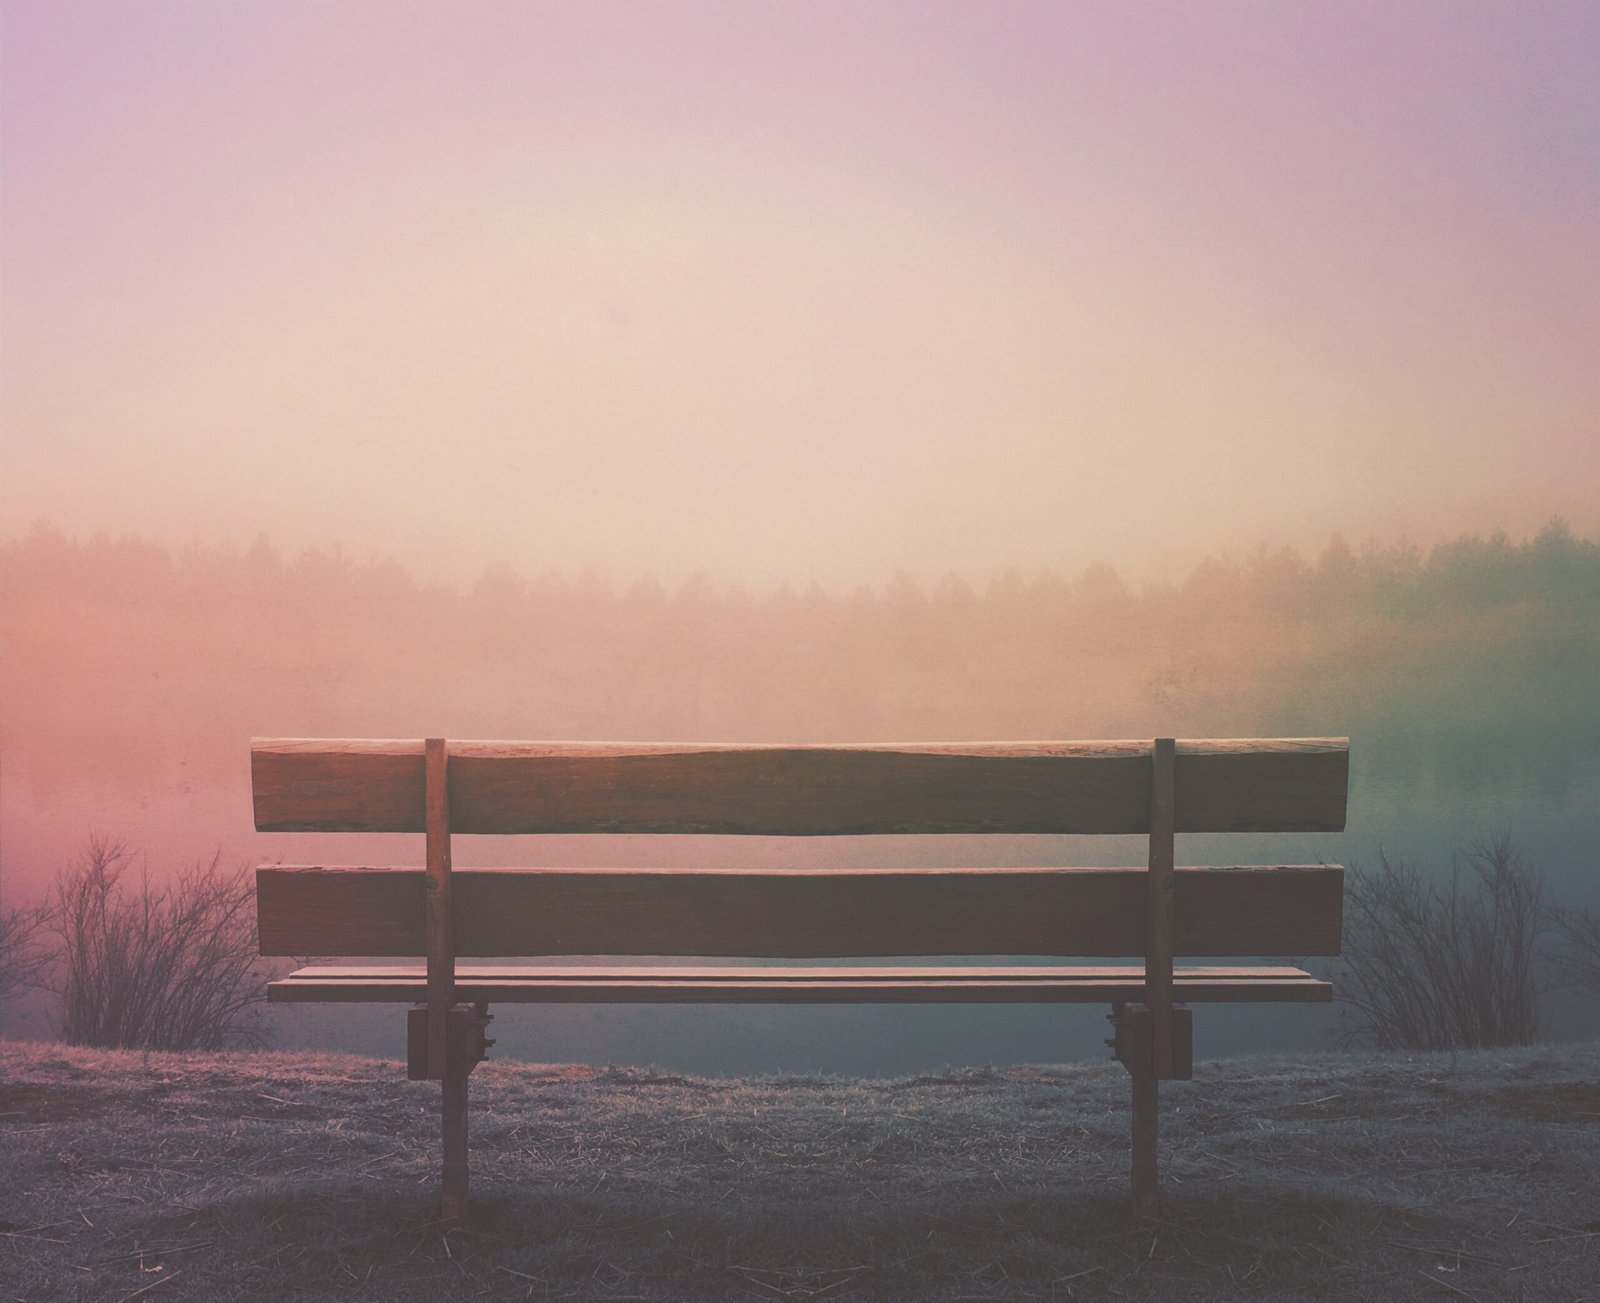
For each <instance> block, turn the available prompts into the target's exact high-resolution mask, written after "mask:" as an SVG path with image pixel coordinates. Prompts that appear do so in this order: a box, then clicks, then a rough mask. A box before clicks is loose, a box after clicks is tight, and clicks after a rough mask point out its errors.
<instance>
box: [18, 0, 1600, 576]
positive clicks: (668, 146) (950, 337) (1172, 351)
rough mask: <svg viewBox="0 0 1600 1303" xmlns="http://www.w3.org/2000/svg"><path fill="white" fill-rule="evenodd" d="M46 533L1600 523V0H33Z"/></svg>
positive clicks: (489, 543) (27, 82) (671, 562)
mask: <svg viewBox="0 0 1600 1303" xmlns="http://www.w3.org/2000/svg"><path fill="white" fill-rule="evenodd" d="M0 17H3V28H0V38H3V46H0V59H3V87H4V89H3V109H4V117H3V132H4V138H3V167H4V175H3V183H4V184H3V188H0V205H3V213H0V216H3V227H0V239H3V246H0V253H3V281H0V293H3V304H0V310H3V311H0V326H3V345H4V411H3V417H4V435H3V437H4V444H3V449H0V455H3V478H0V513H3V522H0V523H3V527H4V530H5V531H6V532H7V533H14V532H17V531H20V530H22V529H25V528H26V527H27V526H28V524H29V523H30V522H31V521H32V520H33V519H35V518H36V517H40V516H48V517H51V518H53V519H55V520H56V521H58V522H59V523H60V524H62V525H63V526H64V527H66V528H68V529H69V530H73V531H79V532H89V531H92V530H95V529H106V530H109V531H112V532H121V531H138V532H142V533H146V534H156V535H159V536H161V537H165V538H168V539H171V540H173V541H175V542H180V543H181V542H182V541H183V540H185V539H187V538H190V537H194V536H201V537H205V538H208V539H211V538H217V537H233V538H236V539H238V540H239V541H241V542H242V543H247V542H248V541H249V540H250V539H251V538H252V537H253V536H254V534H255V533H256V532H257V531H258V530H265V531H267V532H268V533H269V534H271V535H272V536H273V537H274V538H275V539H277V540H279V541H280V542H282V543H283V544H285V545H287V546H290V547H295V546H299V545H302V544H305V543H308V542H313V541H315V542H332V541H339V542H341V543H342V544H344V545H345V547H346V548H347V549H350V550H352V551H354V552H356V553H357V554H363V553H367V552H392V553H395V554H397V555H399V556H400V557H401V558H402V559H403V560H405V561H407V562H408V563H410V564H412V565H414V566H416V567H417V568H418V569H420V570H422V571H424V572H427V573H438V574H446V575H468V574H471V573H473V572H474V571H475V570H476V569H477V568H479V567H481V566H482V565H483V564H484V563H486V562H488V561H491V560H495V559H499V558H504V559H507V560H510V561H512V562H513V563H514V564H516V565H518V566H519V567H521V568H525V569H529V570H538V569H542V568H545V567H547V566H553V567H558V568H564V569H573V568H576V567H579V566H584V565H593V566H598V567H601V568H605V569H609V570H611V571H613V572H615V573H618V574H622V575H626V574H631V573H636V572H639V571H643V570H652V569H654V570H659V571H664V572H667V573H669V574H682V573H685V572H687V571H690V570H693V569H696V568H703V569H705V570H707V571H708V572H710V573H711V574H713V575H716V576H721V577H725V578H730V579H740V580H755V581H758V582H768V581H772V580H775V579H776V578H777V577H780V576H791V577H795V578H798V579H801V580H804V579H806V578H809V577H813V576H814V577H817V578H819V579H821V580H823V581H824V582H854V581H856V580H859V579H873V578H881V577H883V576H885V575H887V574H889V573H891V572H892V571H893V570H895V569H896V568H901V567H904V568H907V569H909V570H911V571H913V572H914V573H921V574H928V575H934V574H938V573H941V572H943V571H946V570H956V571H959V572H962V573H966V574H969V575H982V574H984V573H986V572H988V571H991V570H993V569H996V568H999V567H1004V566H1011V565H1015V566H1019V567H1022V568H1036V567H1041V566H1058V567H1063V568H1072V567H1075V566H1078V565H1081V564H1084V563H1085V562H1087V561H1088V560H1090V559H1092V558H1095V557H1103V558H1105V559H1108V560H1111V561H1113V562H1117V563H1120V564H1124V565H1127V566H1129V567H1131V568H1133V569H1134V570H1135V571H1137V570H1139V569H1140V568H1141V567H1143V568H1155V569H1160V568H1161V567H1163V566H1167V565H1172V564H1181V563H1187V562H1192V561H1193V560H1195V559H1197V558H1198V557H1199V556H1200V555H1202V554H1203V553H1204V552H1206V551H1211V550H1217V549H1223V548H1231V549H1234V550H1236V551H1237V550H1243V549H1246V548H1248V547H1250V546H1251V545H1253V544H1254V543H1256V542H1257V541H1259V540H1266V541H1269V542H1273V543H1279V542H1287V543H1293V544H1296V545H1298V546H1301V547H1304V548H1308V549H1315V548H1318V547H1320V546H1321V544H1322V543H1324V542H1325V541H1326V539H1327V537H1328V536H1329V535H1330V534H1331V533H1332V532H1333V531H1335V530H1343V531H1344V532H1345V533H1346V534H1347V535H1348V536H1350V537H1351V538H1352V540H1356V541H1359V540H1360V539H1362V538H1365V537H1367V536H1368V535H1375V536H1378V537H1381V538H1394V537H1397V536H1399V535H1401V534H1406V535H1409V536H1410V537H1411V538H1412V539H1414V540H1416V541H1419V542H1427V541H1430V540H1431V539H1432V538H1435V537H1438V536H1441V535H1453V534H1456V533H1459V532H1462V531H1465V530H1474V531H1481V532H1487V531H1491V530H1494V529H1506V530H1508V531H1509V532H1511V533H1512V534H1513V535H1518V534H1521V533H1524V532H1531V531H1533V530H1536V529H1537V528H1538V527H1539V525H1540V524H1542V523H1543V522H1544V521H1545V520H1546V519H1547V518H1548V517H1549V516H1550V515H1552V514H1555V513H1560V514H1563V515H1565V516H1566V517H1567V518H1568V519H1569V521H1570V522H1571V523H1572V525H1573V527H1574V528H1575V529H1576V530H1577V531H1578V532H1580V533H1585V534H1588V535H1589V536H1594V535H1596V534H1597V533H1600V421H1597V418H1596V413H1597V411H1600V365H1597V364H1596V358H1597V357H1600V6H1596V5H1594V4H1591V3H1587V2H1585V3H1576V4H1556V3H1541V4H1538V5H1527V6H1514V5H1509V4H1501V5H1475V4H1468V3H1455V2H1452V3H1443V2H1442V0H1441V2H1440V3H1430V4H1420V3H1407V4H1382V5H1379V4H1355V3H1330V4H1287V3H1259V4H1258V3H1248V4H1247V3H1228V4H1204V5H1201V4H1194V3H1169V4H1145V5H1127V4H1121V3H1117V4H1103V5H1102V4H1064V3H1061V4H1058V3H1039V4H1007V3H993V2H988V3H971V4H940V3H921V2H919V3H900V4H893V3H850V4H831V3H804V4H799V3H789V4H769V3H753V2H751V0H736V2H730V3H696V4H666V3H651V4H643V3H640V4H598V3H591V2H587V0H586V2H584V3H574V4H560V5H557V4H540V3H531V2H527V3H515V4H513V3H488V2H479V3H473V4H465V5H463V4H425V3H409V2H407V3H394V2H393V0H381V2H374V3H349V2H339V0H334V2H332V3H325V4H309V3H295V2H291V0H275V2H274V3H270V4H269V3H260V2H255V0H230V3H228V4H217V3H212V2H211V0H203V2H199V0H197V2H192V3H179V2H175V0H162V2H161V3H139V2H131V0H115V2H114V3H113V2H110V0H107V2H106V3H97V4H88V3H67V2H63V0H48V2H47V0H4V3H3V5H0Z"/></svg>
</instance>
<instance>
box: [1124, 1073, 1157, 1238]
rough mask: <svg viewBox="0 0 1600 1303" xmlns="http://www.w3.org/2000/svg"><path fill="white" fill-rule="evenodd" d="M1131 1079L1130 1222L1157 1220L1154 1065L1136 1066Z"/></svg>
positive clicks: (1155, 1085)
mask: <svg viewBox="0 0 1600 1303" xmlns="http://www.w3.org/2000/svg"><path fill="white" fill-rule="evenodd" d="M1130 1075H1131V1076H1132V1078H1133V1219H1134V1220H1135V1221H1136V1222H1141V1223H1146V1222H1154V1221H1159V1220H1160V1218H1161V1187H1160V1184H1159V1180H1158V1178H1157V1175H1156V1101H1157V1091H1158V1090H1159V1088H1160V1085H1161V1083H1160V1082H1159V1081H1158V1080H1157V1078H1156V1074H1155V1070H1154V1065H1153V1064H1152V1065H1150V1066H1146V1065H1145V1064H1139V1065H1138V1066H1137V1067H1135V1068H1134V1069H1133V1071H1132V1072H1131V1074H1130Z"/></svg>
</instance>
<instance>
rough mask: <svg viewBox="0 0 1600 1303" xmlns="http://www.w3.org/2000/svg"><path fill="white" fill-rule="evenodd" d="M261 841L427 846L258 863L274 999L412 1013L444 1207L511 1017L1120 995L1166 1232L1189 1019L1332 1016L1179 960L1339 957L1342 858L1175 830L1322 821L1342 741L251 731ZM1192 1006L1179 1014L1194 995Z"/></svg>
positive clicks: (1303, 988)
mask: <svg viewBox="0 0 1600 1303" xmlns="http://www.w3.org/2000/svg"><path fill="white" fill-rule="evenodd" d="M251 768H252V778H253V787H254V797H255V821H256V828H257V829H258V830H259V831H261V832H421V833H424V834H425V836H426V860H427V863H426V867H425V868H332V867H320V866H318V867H283V866H272V867H262V868H260V869H258V870H257V871H256V893H257V905H258V918H259V926H260V946H261V953H262V954H263V955H338V956H360V957H364V958H396V957H410V958H415V957H419V956H425V957H426V964H425V965H423V964H413V965H409V966H406V967H345V966H331V965H323V966H314V967H308V968H302V969H299V970H298V971H296V972H294V973H291V974H290V975H289V976H288V977H285V978H282V979H280V980H278V981H274V982H272V983H270V984H269V986H268V998H269V999H270V1000H273V1001H357V1002H399V1003H406V1004H414V1005H415V1007H414V1008H412V1009H411V1010H409V1011H408V1023H407V1028H408V1038H407V1045H408V1060H409V1071H410V1076H411V1077H412V1078H413V1079H416V1080H422V1079H427V1080H437V1081H440V1082H441V1083H442V1088H443V1114H444V1127H443V1130H444V1176H443V1184H442V1189H441V1212H442V1215H443V1216H445V1217H447V1218H459V1217H462V1216H465V1213H466V1205H467V1076H468V1074H469V1073H470V1072H471V1071H472V1069H473V1067H474V1066H476V1064H477V1063H478V1062H479V1061H480V1060H481V1059H482V1058H483V1057H484V1056H485V1053H486V1051H487V1047H488V1046H489V1045H490V1044H492V1042H491V1041H489V1040H487V1039H486V1037H485V1036H484V1028H485V1025H486V1024H487V1023H488V1021H489V1015H488V1006H489V1005H490V1004H491V1003H494V1002H513V1003H570V1002H585V1003H635V1002H663V1003H775V1004H789V1003H859V1002H885V1003H891V1002H928V1003H956V1002H976V1003H993V1004H1006V1003H1064V1004H1065V1003H1086V1002H1087V1003H1109V1004H1110V1005H1111V1014H1110V1020H1111V1022H1112V1024H1113V1027H1114V1031H1115V1034H1114V1036H1113V1037H1112V1038H1111V1040H1110V1041H1108V1042H1107V1043H1108V1044H1110V1045H1111V1046H1112V1048H1113V1053H1114V1056H1115V1057H1116V1058H1117V1059H1118V1060H1120V1061H1121V1062H1122V1063H1123V1064H1124V1065H1125V1066H1126V1067H1127V1069H1128V1071H1129V1073H1130V1074H1131V1076H1132V1079H1133V1173H1132V1185H1133V1205H1134V1212H1135V1215H1136V1216H1138V1217H1139V1218H1141V1219H1151V1218H1154V1217H1156V1216H1158V1215H1159V1211H1160V1195H1159V1189H1158V1186H1157V1179H1156V1095H1157V1083H1158V1082H1160V1081H1161V1080H1163V1079H1166V1080H1172V1079H1186V1078H1188V1077H1189V1076H1190V1075H1191V1063H1192V1058H1193V1054H1192V1045H1193V1038H1192V1033H1191V1018H1190V1011H1189V1010H1188V1009H1187V1008H1186V1007H1184V1006H1185V1005H1187V1004H1195V1003H1218V1002H1244V1001H1307V1002H1326V1001H1328V1000H1330V999H1331V998H1332V988H1331V986H1330V985H1329V984H1328V983H1327V982H1323V981H1319V980H1317V979H1315V978H1313V977H1312V976H1311V975H1310V974H1309V973H1306V972H1305V971H1303V970H1302V969H1299V968H1294V967H1289V966H1272V967H1187V966H1186V967H1175V966H1174V963H1173V961H1174V959H1175V958H1176V957H1180V956H1181V957H1185V958H1192V957H1205V958H1210V959H1228V958H1232V959H1238V958H1244V957H1250V958H1263V957H1271V958H1285V957H1291V956H1309V955H1336V954H1338V953H1339V941H1340V927H1341V913H1342V904H1343V887H1344V870H1343V869H1342V868H1340V867H1339V866H1337V865H1285V866H1259V867H1233V868H1175V867H1174V862H1173V836H1174V834H1175V833H1178V832H1223V833H1241V832H1336V831H1339V830H1341V829H1342V828H1343V827H1344V819H1345V800H1346V791H1347V787H1348V771H1349V741H1348V739H1346V738H1289V739H1272V740H1253V739H1252V740H1237V739H1235V740H1224V741H1178V742H1174V741H1173V740H1172V739H1170V738H1161V739H1157V740H1156V741H1155V742H1154V743H1151V742H1015V743H1012V742H1006V743H956V744H950V745H905V746H889V745H883V746H799V747H781V746H744V745H736V746H734V745H730V746H716V745H682V746H676V745H651V744H633V743H570V742H452V743H448V744H447V743H446V742H444V741H443V740H440V739H437V738H435V739H429V740H427V741H426V742H422V741H353V740H308V739H257V740H256V741H255V742H254V743H253V744H252V749H251ZM454 833H472V834H483V833H506V834H522V833H726V834H736V835H747V836H750V835H754V836H827V835H832V836H847V835H859V834H871V833H879V834H883V833H968V834H970V833H1012V834H1016V833H1061V834H1083V833H1108V834H1109V833H1144V834H1148V836H1149V863H1148V867H1147V868H1143V869H1138V868H1066V867H1060V868H1056V867H1052V868H978V869H943V868H938V869H928V868H905V869H862V870H857V869H823V868H816V869H805V868H801V869H794V868H782V869H704V870H701V869H611V868H604V869H594V868H587V869H563V868H526V869H521V868H519V869H458V870H454V871H452V869H451V862H450V839H451V835H452V834H454ZM570 955H586V956H651V957H657V958H662V957H678V958H682V957H686V956H692V957H696V958H710V959H715V958H731V957H735V956H737V957H741V958H745V959H810V960H817V959H829V960H843V959H848V958H852V957H854V958H863V957H869V956H870V957H874V958H882V957H911V956H930V955H937V956H984V957H989V958H992V957H995V956H1014V957H1020V956H1034V957H1066V956H1075V957H1087V958H1097V959H1108V958H1127V957H1137V958H1138V959H1139V960H1140V962H1139V963H1138V964H1136V965H1133V966H1125V967H1109V966H1090V967H1060V966H1055V965H1049V966H1005V967H997V966H992V965H982V964H967V965H958V964H949V963H945V964H940V965H936V966H930V965H927V964H923V965H918V966H915V967H861V966H851V965H848V964H840V963H831V964H825V965H820V966H807V967H792V968H784V967H770V966H762V967H728V966H720V967H719V966H706V967H681V966H668V965H662V964H654V965H643V964H622V965H616V966H610V967H590V966H582V967H580V966H576V965H566V966H562V965H538V966H526V965H496V964H473V965H458V963H457V959H458V957H460V956H471V957H474V958H480V959H492V958H496V957H503V956H570ZM1180 1001H1181V1002H1183V1004H1180V1003H1179V1002H1180Z"/></svg>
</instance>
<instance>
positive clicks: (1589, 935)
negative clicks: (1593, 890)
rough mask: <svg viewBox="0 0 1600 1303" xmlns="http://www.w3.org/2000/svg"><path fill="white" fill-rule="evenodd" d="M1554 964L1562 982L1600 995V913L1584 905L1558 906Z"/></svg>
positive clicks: (1574, 988)
mask: <svg viewBox="0 0 1600 1303" xmlns="http://www.w3.org/2000/svg"><path fill="white" fill-rule="evenodd" d="M1555 929H1556V936H1557V946H1556V951H1555V959H1554V963H1555V968H1556V971H1557V972H1558V973H1560V974H1561V981H1562V985H1563V986H1568V987H1571V988H1572V989H1573V990H1577V991H1584V992H1587V993H1588V994H1590V995H1600V915H1596V914H1594V913H1592V912H1590V911H1589V910H1587V909H1558V910H1557V911H1556V913H1555Z"/></svg>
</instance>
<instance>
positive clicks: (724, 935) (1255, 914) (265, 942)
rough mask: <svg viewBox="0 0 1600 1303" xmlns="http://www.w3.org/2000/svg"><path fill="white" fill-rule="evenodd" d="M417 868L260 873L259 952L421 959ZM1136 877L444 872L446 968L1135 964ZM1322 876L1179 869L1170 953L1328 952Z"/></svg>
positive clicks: (1324, 871)
mask: <svg viewBox="0 0 1600 1303" xmlns="http://www.w3.org/2000/svg"><path fill="white" fill-rule="evenodd" d="M423 879H424V875H423V871H422V870H421V869H385V868H333V867H320V866H307V867H286V866H276V865H275V866H271V867H263V868H260V869H258V870H257V871H256V890H257V906H258V919H259V924H260V937H261V953H262V954H265V955H360V956H373V957H387V956H395V957H399V956H410V955H420V954H422V953H424V951H425V942H426V938H425V934H424V922H423V920H424V907H423V892H424V886H423ZM1145 881H1146V878H1145V871H1144V870H1143V869H1142V868H1108V869H1098V868H1051V869H1036V868H1028V869H944V868H940V869H871V870H857V869H753V870H739V869H693V870H688V869H587V868H586V869H457V870H456V871H455V873H454V875H453V887H452V890H453V893H454V905H453V907H454V910H455V942H456V946H455V948H456V953H457V954H458V955H475V956H508V955H530V956H531V955H580V954H582V955H704V956H732V955H738V956H745V957H751V958H840V957H848V956H852V955H855V956H860V955H885V956H894V955H1063V956H1065V955H1082V956H1086V957H1097V958H1098V957H1104V958H1115V957H1121V956H1129V955H1140V956H1142V955H1143V953H1144V927H1145V910H1144V892H1145ZM1343 883H1344V871H1343V869H1341V868H1340V867H1339V866H1338V865H1278V866H1246V867H1234V868H1180V869H1178V870H1177V873H1176V887H1175V891H1176V914H1177V932H1176V940H1175V953H1177V954H1179V955H1187V956H1193V957H1208V958H1227V957H1233V956H1285V957H1288V956H1303V955H1333V954H1337V953H1338V951H1339V939H1340V924H1341V911H1342V907H1343Z"/></svg>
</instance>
